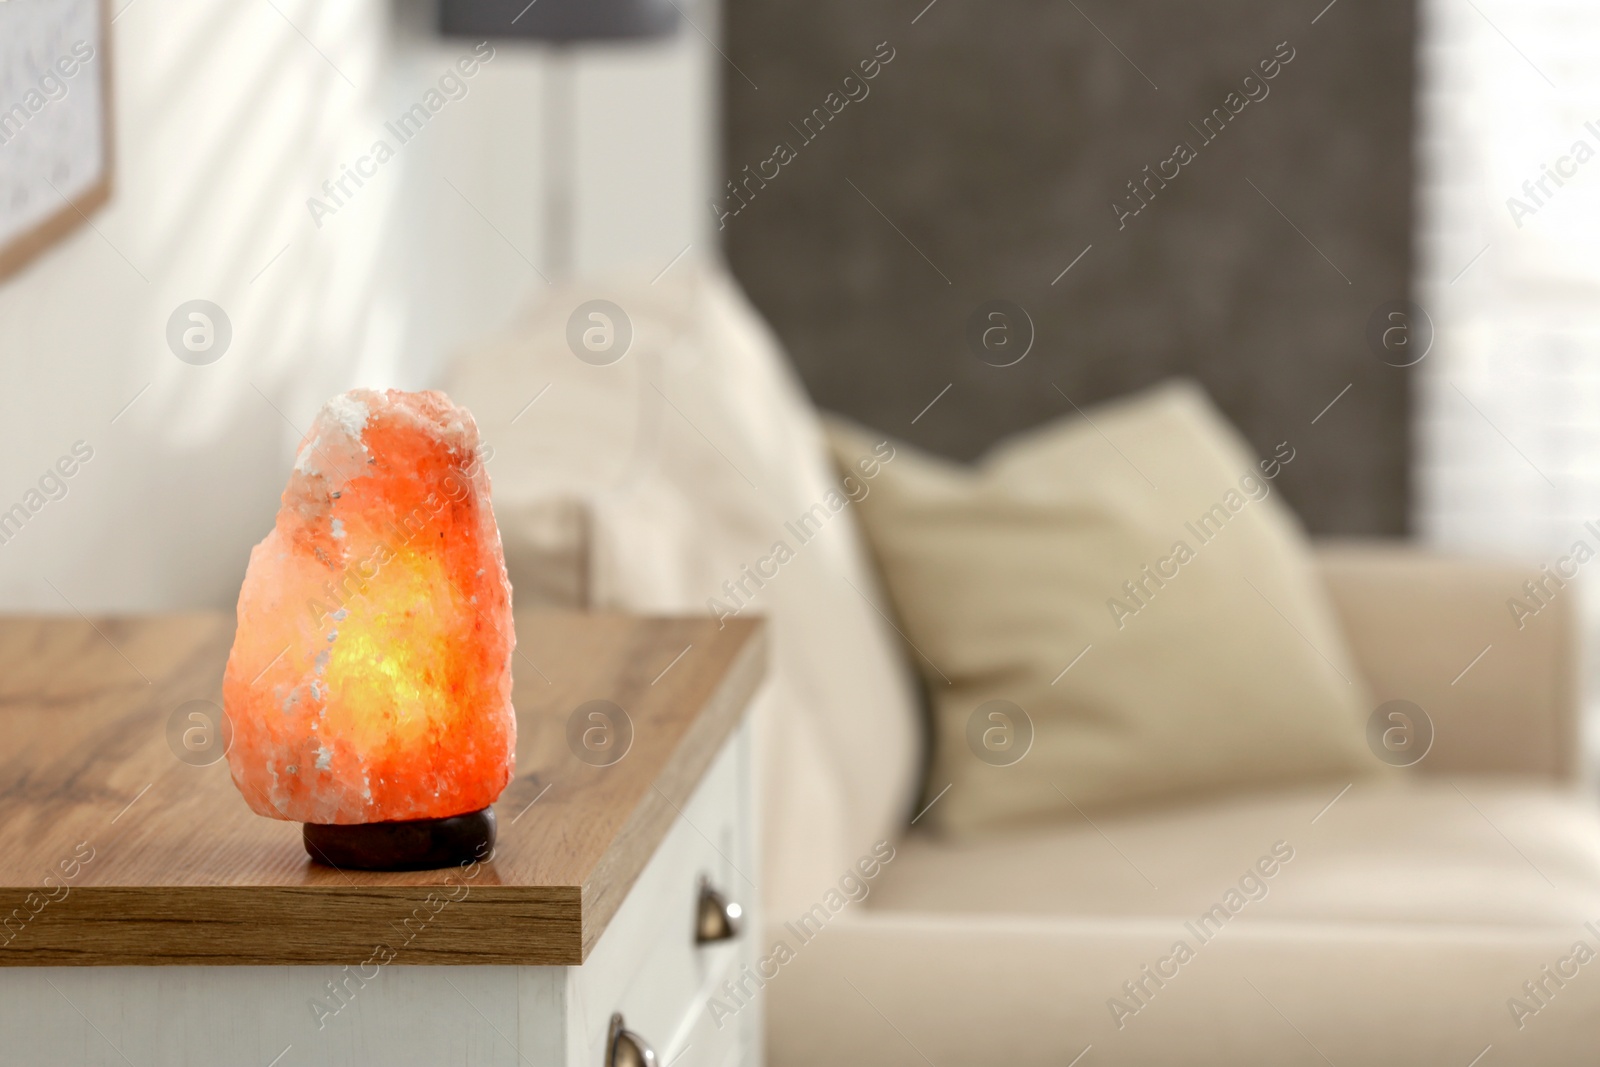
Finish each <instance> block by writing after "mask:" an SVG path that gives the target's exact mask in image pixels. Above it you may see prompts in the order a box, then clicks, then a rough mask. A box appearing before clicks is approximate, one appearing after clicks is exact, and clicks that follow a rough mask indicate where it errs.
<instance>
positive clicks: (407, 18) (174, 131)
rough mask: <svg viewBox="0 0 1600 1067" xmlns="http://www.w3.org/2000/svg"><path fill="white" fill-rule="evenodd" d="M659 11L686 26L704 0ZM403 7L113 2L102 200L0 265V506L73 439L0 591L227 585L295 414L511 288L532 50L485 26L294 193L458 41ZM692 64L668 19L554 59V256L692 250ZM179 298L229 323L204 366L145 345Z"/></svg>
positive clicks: (699, 87) (105, 595)
mask: <svg viewBox="0 0 1600 1067" xmlns="http://www.w3.org/2000/svg"><path fill="white" fill-rule="evenodd" d="M126 3H127V0H113V5H114V7H116V6H119V5H122V4H126ZM683 6H684V9H685V10H686V11H687V12H688V13H689V15H690V17H691V18H692V19H693V20H694V21H695V23H696V24H698V25H699V26H700V27H701V28H703V29H704V30H705V31H706V32H707V33H714V28H715V22H716V19H715V15H714V12H713V11H712V10H711V9H710V7H709V5H690V4H684V5H683ZM275 7H276V10H275ZM280 12H281V14H280ZM291 22H292V23H293V25H292V26H291V25H290V23H291ZM430 22H431V6H430V5H429V4H426V3H422V2H420V0H396V2H390V0H339V2H334V0H271V2H270V3H269V2H268V0H259V2H251V3H244V4H223V3H217V2H215V0H134V2H133V3H132V4H128V6H127V7H125V8H123V9H122V14H121V15H119V16H118V18H117V21H116V23H115V26H114V35H113V55H112V66H113V71H114V82H115V87H116V102H115V105H116V117H117V133H116V142H117V155H118V160H117V174H116V194H115V197H114V199H113V201H112V203H111V204H110V205H109V206H108V207H107V208H106V209H104V210H103V211H101V212H99V213H98V214H96V215H95V216H94V218H93V223H94V229H90V228H87V227H85V228H82V229H80V230H79V231H78V232H77V233H75V234H74V235H73V236H72V237H70V238H68V239H67V240H66V241H65V242H64V243H62V244H61V245H59V246H57V247H56V248H54V249H53V250H52V251H51V252H49V253H47V255H46V256H45V257H44V258H42V259H40V260H38V261H35V262H34V263H33V264H32V265H31V266H30V267H28V268H27V269H26V270H24V272H23V273H21V274H19V275H15V276H13V277H12V278H11V279H9V280H8V281H5V282H0V382H3V383H4V385H5V388H3V389H0V441H3V443H4V444H3V448H0V510H3V509H5V508H7V507H9V506H10V505H11V504H13V503H15V502H19V501H22V500H23V499H24V496H25V494H26V493H27V491H28V490H29V489H30V488H31V487H33V486H34V485H35V484H36V483H37V481H38V479H39V477H40V475H41V474H43V473H44V471H45V469H46V468H47V467H48V466H49V465H51V464H52V463H54V462H55V460H56V459H57V458H58V457H59V456H62V455H64V454H66V453H67V452H68V451H69V450H70V449H71V447H72V445H73V443H74V442H75V441H79V440H82V441H85V442H87V443H88V444H89V445H90V446H91V447H92V448H93V449H94V458H93V459H92V460H90V461H89V462H88V463H87V464H85V465H84V466H83V468H82V469H81V470H80V471H79V472H78V473H77V474H75V475H74V476H73V477H72V478H71V479H70V481H69V482H68V486H69V491H68V493H67V495H66V496H65V497H63V498H61V499H59V500H55V501H51V502H49V503H47V504H46V505H45V506H44V507H42V508H41V509H40V510H39V511H38V512H37V513H36V514H34V515H33V516H32V518H31V519H30V521H29V522H28V523H27V524H26V526H25V527H24V528H23V529H22V531H21V533H20V534H18V535H17V536H15V537H14V538H12V539H11V540H10V541H9V542H7V543H4V544H0V610H40V611H49V612H66V611H71V610H72V607H69V603H68V602H69V601H70V604H71V605H72V606H75V607H76V608H77V609H80V610H83V611H86V612H93V611H138V610H156V609H166V608H176V607H186V606H215V607H225V606H230V605H231V604H232V602H233V599H234V597H235V596H236V595H237V591H238V583H239V580H240V579H241V577H242V576H243V573H244V564H245V560H246V557H247V554H248V551H249V548H250V546H251V545H252V544H253V543H254V542H255V541H257V540H259V539H260V537H261V536H262V535H263V534H264V533H265V532H266V530H267V529H268V528H269V527H270V525H271V523H272V517H273V513H274V511H275V509H276V506H277V497H278V494H279V493H280V492H281V491H282V488H283V484H284V481H285V479H286V477H287V474H288V469H289V465H290V459H291V455H292V451H293V448H294V444H295V442H296V441H297V440H298V437H299V431H300V430H303V429H304V428H305V427H306V426H307V425H308V424H309V422H310V418H311V415H312V413H313V412H314V411H315V410H316V408H317V406H318V405H319V404H320V403H321V402H322V401H323V400H324V399H326V398H327V397H328V396H330V395H332V394H334V393H336V392H339V391H341V390H343V389H347V388H350V387H352V386H355V385H366V386H374V387H385V386H395V387H401V388H421V387H425V386H427V385H428V384H430V383H431V382H432V380H433V379H434V377H435V376H436V373H437V371H438V369H439V367H440V366H441V364H442V361H443V360H444V359H445V358H446V357H447V356H448V354H449V353H450V352H451V351H452V350H453V349H455V348H456V347H458V346H460V345H461V344H463V343H465V342H468V341H470V340H471V339H472V338H474V337H478V336H482V335H484V334H487V333H490V332H493V331H494V330H495V329H496V328H498V327H499V326H501V325H502V324H503V323H504V322H505V321H506V320H507V319H508V318H509V316H510V315H511V313H512V312H513V310H514V309H515V308H517V307H518V306H519V305H520V304H521V303H522V302H524V301H526V300H528V299H531V298H535V297H537V295H538V291H539V290H540V289H542V288H543V283H542V282H541V281H540V280H539V277H538V274H537V273H536V271H535V269H534V266H533V265H537V266H540V267H544V266H545V265H544V264H543V263H542V256H541V243H542V236H543V235H542V233H541V225H540V224H541V209H540V204H541V199H540V197H541V192H542V190H541V183H540V170H541V168H540V158H539V151H538V145H539V139H540V132H541V131H540V116H541V114H542V108H541V90H542V88H543V84H544V79H543V78H542V77H541V74H542V55H543V54H542V53H541V52H540V51H539V50H538V49H537V48H534V47H529V46H512V45H506V44H504V43H498V44H497V45H496V53H495V56H494V58H493V59H492V60H491V61H490V62H489V63H488V64H487V65H485V66H484V67H483V69H482V70H481V72H480V73H478V74H477V75H476V76H475V77H474V78H472V79H471V80H470V81H469V82H468V83H467V84H468V87H469V91H468V94H467V95H466V96H465V97H464V98H462V99H460V100H459V101H456V102H452V103H450V104H448V105H447V106H446V107H445V108H444V109H443V110H441V111H440V112H439V113H438V114H437V115H436V116H434V118H433V119H432V120H430V122H429V124H428V125H427V127H426V128H425V129H424V130H423V131H422V133H421V134H420V135H418V136H417V137H416V138H415V139H414V140H412V141H410V142H408V143H406V144H404V145H402V146H400V147H398V150H397V152H396V155H395V158H394V159H393V160H392V161H391V162H389V163H387V164H385V165H384V166H382V167H380V168H378V174H377V176H376V177H374V178H372V179H370V180H369V181H367V182H366V184H365V185H364V186H363V187H362V188H361V189H360V190H359V191H358V192H357V194H356V195H355V196H353V197H352V198H351V199H350V200H349V201H348V203H347V205H346V206H345V207H344V208H342V209H341V210H339V211H338V212H337V213H336V214H334V215H331V216H328V217H325V218H324V219H323V220H322V223H323V224H322V226H321V228H320V229H319V228H318V227H316V226H315V225H314V224H313V222H312V218H311V215H310V213H309V212H308V210H307V207H306V201H307V199H308V198H309V197H311V196H313V195H319V186H320V185H321V183H322V181H323V180H324V179H326V178H329V177H336V176H337V175H338V173H339V170H340V165H341V163H343V164H352V163H354V162H355V161H356V159H357V157H359V156H360V155H362V154H364V153H365V152H366V151H367V150H368V148H369V147H370V146H371V144H372V142H373V141H374V140H376V139H377V138H379V137H382V136H385V134H384V130H383V125H384V123H385V121H387V120H388V119H390V118H392V117H394V115H396V114H398V113H399V112H400V111H401V110H404V109H405V108H406V107H408V106H409V105H410V104H411V103H413V102H415V101H417V100H419V99H420V98H421V96H422V94H423V93H424V92H425V91H426V90H427V89H428V88H429V87H430V86H431V85H433V84H434V83H435V82H436V81H437V79H438V78H439V76H440V75H441V74H443V73H444V72H445V71H446V70H447V68H449V67H450V65H451V64H452V63H453V62H454V61H455V60H456V59H457V57H459V56H462V55H466V54H468V53H469V52H470V51H471V50H472V43H471V42H466V41H444V40H440V39H438V38H436V37H435V36H434V35H433V34H432V32H431V29H430ZM302 34H303V35H304V36H302ZM319 52H320V53H322V54H319ZM719 62H721V61H720V59H719V58H718V57H717V55H716V53H715V51H714V50H712V48H711V47H710V46H709V45H708V44H707V43H706V41H705V40H704V39H703V38H702V37H701V36H700V34H698V33H696V32H695V31H694V29H692V28H691V27H688V26H685V27H684V28H683V31H682V32H681V33H680V34H679V35H678V37H677V38H675V39H674V40H673V41H672V42H669V43H665V44H654V45H643V46H631V47H626V48H608V49H602V50H588V51H585V52H583V53H581V54H580V56H579V57H578V58H577V60H576V62H575V67H576V78H575V81H576V87H577V92H576V95H577V114H578V121H577V124H576V128H577V137H578V153H577V155H578V160H579V173H578V188H579V190H580V192H581V195H580V200H579V203H578V218H577V223H576V257H577V263H578V268H579V271H580V273H582V272H586V271H602V270H605V269H608V268H612V267H617V266H621V265H636V266H639V267H642V268H644V269H652V270H653V269H660V268H661V267H664V266H666V264H667V263H668V262H669V261H670V260H671V259H672V257H673V256H675V255H677V254H678V252H679V251H681V250H682V249H683V247H684V246H685V245H686V244H689V243H691V242H692V243H694V244H695V246H696V248H697V249H702V248H705V247H706V246H707V244H708V241H709V230H710V228H709V225H708V222H707V220H708V219H709V214H708V213H707V212H706V209H705V207H704V204H705V201H706V199H707V195H706V193H705V191H706V190H707V189H709V187H710V184H711V181H712V179H711V177H710V174H711V161H712V155H713V143H714V122H715V114H714V92H715V87H716V79H717V78H718V77H719V72H718V70H717V69H716V67H715V65H714V64H715V63H719ZM346 79H348V81H347V80H346ZM389 139H390V140H391V142H393V141H394V138H392V137H390V138H389ZM452 184H453V185H454V186H455V189H454V190H453V189H452V188H451V185H452ZM455 190H459V193H458V192H457V191H455ZM469 202H470V203H469ZM480 212H481V215H480ZM485 216H486V217H487V219H488V220H490V221H488V222H486V221H485V218H484V217H485ZM96 231H98V232H96ZM274 257H277V258H276V259H274ZM530 261H531V264H533V265H530ZM269 263H270V264H271V265H270V266H268V264H269ZM258 275H259V276H258ZM196 298H203V299H207V300H211V301H214V302H215V303H217V304H218V305H220V306H221V307H222V308H223V309H224V310H225V311H226V313H227V314H228V316H229V318H230V319H231V322H232V326H233V341H232V344H231V347H230V348H229V350H228V352H227V353H226V354H225V355H224V356H223V357H222V358H221V359H220V360H219V361H217V362H216V363H213V364H211V365H209V366H191V365H189V364H186V363H184V362H181V361H180V360H178V359H177V358H176V357H175V356H174V355H173V354H172V352H171V351H170V350H169V349H168V347H167V344H166V340H165V330H166V322H167V319H168V316H169V315H170V314H171V312H172V311H173V309H174V308H175V307H177V305H179V304H180V303H183V302H184V301H188V300H191V299H196ZM141 390H143V392H142V393H141ZM136 395H137V396H138V399H137V400H136V401H134V403H133V404H132V406H131V407H128V408H127V409H126V411H125V412H124V413H123V414H122V415H121V416H120V417H117V418H116V421H115V422H114V423H113V421H112V419H113V417H114V416H117V413H118V412H119V410H122V409H123V408H124V406H125V405H127V404H128V402H129V401H130V400H132V399H133V398H134V397H135V396H136ZM52 585H53V586H54V587H55V588H54V589H52ZM56 590H59V591H60V592H59V594H58V593H57V592H56Z"/></svg>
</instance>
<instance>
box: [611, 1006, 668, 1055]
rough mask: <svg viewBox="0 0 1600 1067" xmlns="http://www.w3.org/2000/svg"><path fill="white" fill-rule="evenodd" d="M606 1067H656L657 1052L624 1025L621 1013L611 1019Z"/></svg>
mask: <svg viewBox="0 0 1600 1067" xmlns="http://www.w3.org/2000/svg"><path fill="white" fill-rule="evenodd" d="M606 1067H656V1050H655V1049H653V1048H651V1047H650V1042H648V1041H646V1040H645V1039H644V1038H642V1037H640V1036H639V1035H638V1034H636V1033H634V1032H633V1031H632V1030H629V1029H628V1028H627V1027H626V1026H625V1025H624V1024H623V1022H622V1013H621V1012H620V1011H619V1012H617V1013H616V1014H615V1015H613V1016H612V1017H611V1033H610V1036H609V1037H607V1039H606Z"/></svg>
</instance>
